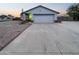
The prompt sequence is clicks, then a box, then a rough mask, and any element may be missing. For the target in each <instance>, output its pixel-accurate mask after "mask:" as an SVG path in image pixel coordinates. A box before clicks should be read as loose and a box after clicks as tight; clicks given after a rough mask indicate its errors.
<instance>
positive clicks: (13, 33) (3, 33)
mask: <svg viewBox="0 0 79 59" xmlns="http://www.w3.org/2000/svg"><path fill="white" fill-rule="evenodd" d="M29 25H30V24H28V23H27V24H20V21H5V22H0V50H1V49H2V48H4V47H5V46H6V45H7V44H9V43H10V42H11V41H12V40H13V39H14V38H16V37H17V36H18V35H19V34H20V33H21V32H23V31H24V30H25V29H26V28H27V27H28V26H29Z"/></svg>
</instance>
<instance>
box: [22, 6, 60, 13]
mask: <svg viewBox="0 0 79 59" xmlns="http://www.w3.org/2000/svg"><path fill="white" fill-rule="evenodd" d="M38 7H43V8H45V9H48V10H50V11H52V12H55V13H57V14H59V12H57V11H55V10H52V9H49V8H47V7H44V6H42V5H39V6H36V7H34V8H31V9H29V10H27V11H25V12H23V13H26V12H28V11H31V10H33V9H36V8H38Z"/></svg>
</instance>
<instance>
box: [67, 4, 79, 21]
mask: <svg viewBox="0 0 79 59" xmlns="http://www.w3.org/2000/svg"><path fill="white" fill-rule="evenodd" d="M67 14H68V15H69V16H70V17H73V20H75V21H77V20H79V4H73V5H71V6H70V7H69V8H68V10H67Z"/></svg>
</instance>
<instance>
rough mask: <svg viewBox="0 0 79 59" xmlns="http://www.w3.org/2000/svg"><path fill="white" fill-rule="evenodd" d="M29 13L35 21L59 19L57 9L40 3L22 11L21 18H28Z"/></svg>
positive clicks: (47, 21)
mask: <svg viewBox="0 0 79 59" xmlns="http://www.w3.org/2000/svg"><path fill="white" fill-rule="evenodd" d="M27 13H31V14H32V20H33V21H34V23H53V22H54V21H55V20H57V14H59V12H57V11H54V10H52V9H49V8H47V7H44V6H42V5H39V6H36V7H34V8H31V9H29V10H27V11H24V12H22V13H21V19H23V20H26V18H27Z"/></svg>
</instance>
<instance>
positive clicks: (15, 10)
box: [0, 3, 72, 17]
mask: <svg viewBox="0 0 79 59" xmlns="http://www.w3.org/2000/svg"><path fill="white" fill-rule="evenodd" d="M38 5H43V6H45V7H48V8H50V9H52V10H55V11H58V12H60V15H65V14H66V10H67V8H68V7H69V6H70V5H72V3H0V15H2V14H6V15H8V14H11V15H13V16H16V17H19V16H20V13H21V12H22V9H23V10H24V11H26V10H28V9H31V8H33V7H36V6H38Z"/></svg>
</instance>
